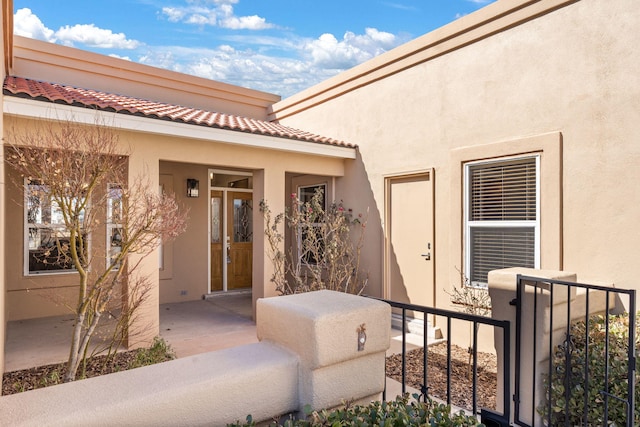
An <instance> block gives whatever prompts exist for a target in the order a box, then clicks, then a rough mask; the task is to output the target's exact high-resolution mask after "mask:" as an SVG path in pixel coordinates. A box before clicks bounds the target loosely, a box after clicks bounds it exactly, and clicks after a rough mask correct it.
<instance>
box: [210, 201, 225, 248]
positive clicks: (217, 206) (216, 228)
mask: <svg viewBox="0 0 640 427" xmlns="http://www.w3.org/2000/svg"><path fill="white" fill-rule="evenodd" d="M221 208H222V198H221V197H212V198H211V243H220V239H221V235H222V231H221V228H222V227H221V225H222V222H221V218H220V216H221V213H222V211H221Z"/></svg>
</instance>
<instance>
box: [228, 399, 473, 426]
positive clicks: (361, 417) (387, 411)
mask: <svg viewBox="0 0 640 427" xmlns="http://www.w3.org/2000/svg"><path fill="white" fill-rule="evenodd" d="M413 398H414V399H413V400H411V401H409V395H408V394H407V395H405V396H404V397H400V396H398V398H397V399H396V400H395V401H393V402H372V403H370V404H369V405H366V406H360V405H346V406H345V407H344V408H339V409H334V410H331V411H327V410H322V411H311V410H307V411H306V412H307V418H306V419H304V420H295V419H292V418H290V419H288V420H286V421H285V422H284V423H283V424H278V423H276V422H274V423H272V424H271V426H280V427H321V426H331V427H341V426H384V427H387V426H388V427H391V426H432V427H436V426H442V427H445V426H446V427H477V426H484V425H483V424H480V423H479V422H478V420H477V419H476V418H475V417H473V416H469V415H465V414H464V413H463V412H462V411H460V412H457V413H452V411H451V407H450V406H448V405H444V404H441V403H438V402H435V401H433V400H431V399H428V400H427V402H420V401H419V400H418V398H419V396H418V395H417V394H414V395H413ZM255 425H256V423H255V422H254V421H253V420H252V418H251V416H248V417H247V421H246V423H241V422H236V423H234V424H228V426H230V427H241V426H242V427H248V426H255Z"/></svg>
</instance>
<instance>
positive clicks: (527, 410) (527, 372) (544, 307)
mask: <svg viewBox="0 0 640 427" xmlns="http://www.w3.org/2000/svg"><path fill="white" fill-rule="evenodd" d="M519 274H520V275H525V276H532V277H539V278H543V279H553V280H562V281H567V282H575V281H576V275H575V274H574V273H568V272H564V271H552V270H535V269H530V268H507V269H504V270H494V271H491V272H489V278H488V282H489V296H490V297H491V307H492V312H491V316H492V317H493V318H494V319H500V320H508V321H510V322H511V339H510V343H511V348H510V349H508V351H509V352H510V361H511V366H510V367H509V371H508V375H509V378H510V379H511V394H512V395H513V394H515V393H516V389H515V374H516V369H515V363H516V329H517V325H516V306H515V305H512V304H511V302H512V301H514V300H515V299H516V291H517V276H518V275H519ZM534 291H535V288H534V287H533V286H525V293H524V294H523V296H522V301H521V306H522V319H523V320H524V321H523V322H522V336H521V349H520V355H521V361H520V367H521V368H520V371H521V376H520V390H521V401H520V408H519V411H520V419H521V420H523V421H525V422H527V423H528V424H529V425H539V424H538V423H536V422H535V421H534V420H532V419H531V417H532V415H531V414H532V413H533V412H535V408H533V407H532V406H533V405H534V401H533V400H532V392H533V391H534V390H535V398H536V399H537V400H538V401H540V399H542V394H543V392H542V375H543V374H544V373H546V369H547V366H548V357H549V345H548V343H549V316H548V312H549V309H550V304H551V300H550V298H549V292H546V291H544V292H542V293H540V294H538V297H537V312H536V313H534V312H533V310H534V302H533V297H534ZM559 294H560V295H558V296H556V297H554V301H553V304H554V306H564V307H566V305H567V304H568V303H569V302H570V301H569V300H568V299H567V297H566V293H562V292H560V293H559ZM553 309H554V310H555V309H556V308H555V307H554V308H553ZM563 320H564V319H563V318H562V316H559V318H558V319H556V320H555V321H554V324H553V327H554V329H555V330H560V329H564V327H565V326H566V323H563ZM534 328H535V330H536V331H538V333H537V334H536V336H534V333H533V331H534ZM499 334H500V335H499ZM501 334H502V331H501V330H500V331H498V330H496V331H495V339H494V342H495V347H496V354H497V356H498V390H497V398H496V409H497V410H498V411H502V410H503V408H504V404H505V403H504V402H503V399H502V396H503V394H504V393H503V387H502V384H503V381H504V374H505V371H506V369H504V366H503V363H502V361H503V360H504V352H505V349H504V348H503V346H502V336H501ZM534 340H535V345H536V347H535V348H536V352H535V354H534V352H533V348H534V347H533V346H534ZM533 366H536V372H537V375H536V376H537V378H533ZM534 386H535V388H534ZM510 404H511V406H512V407H511V420H510V421H511V422H513V417H514V410H515V404H514V402H513V400H511V401H510ZM535 406H537V403H535ZM537 421H538V422H539V420H537Z"/></svg>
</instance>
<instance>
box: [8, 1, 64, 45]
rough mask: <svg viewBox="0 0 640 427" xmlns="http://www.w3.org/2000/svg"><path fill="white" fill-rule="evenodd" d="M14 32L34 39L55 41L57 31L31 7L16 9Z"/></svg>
mask: <svg viewBox="0 0 640 427" xmlns="http://www.w3.org/2000/svg"><path fill="white" fill-rule="evenodd" d="M13 32H14V34H17V35H19V36H24V37H29V38H32V39H38V40H44V41H48V42H55V41H56V39H55V32H54V31H53V30H51V29H49V28H47V27H46V26H45V25H44V24H43V23H42V21H41V20H40V18H38V17H37V16H36V15H35V14H34V13H33V12H31V9H29V8H24V9H19V10H18V11H16V14H15V15H14V16H13Z"/></svg>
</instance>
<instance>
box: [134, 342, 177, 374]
mask: <svg viewBox="0 0 640 427" xmlns="http://www.w3.org/2000/svg"><path fill="white" fill-rule="evenodd" d="M175 358H176V353H175V351H173V349H172V348H171V345H169V343H167V342H166V341H165V340H164V339H163V338H160V337H155V338H154V339H153V343H152V344H151V346H150V347H148V348H141V349H138V351H137V353H136V355H135V358H134V359H133V360H132V361H131V362H129V366H128V367H127V369H134V368H140V367H142V366H149V365H155V364H156V363H162V362H168V361H169V360H173V359H175Z"/></svg>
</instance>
